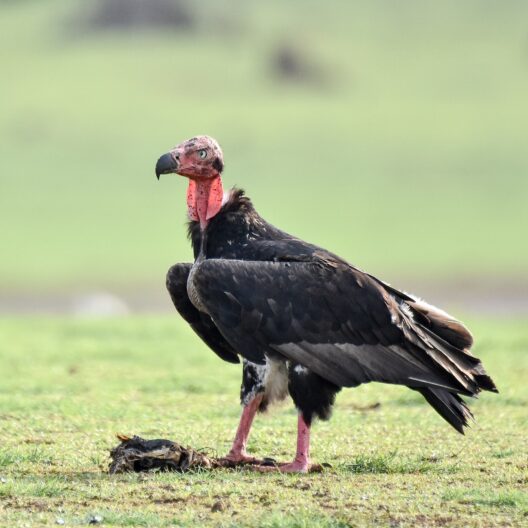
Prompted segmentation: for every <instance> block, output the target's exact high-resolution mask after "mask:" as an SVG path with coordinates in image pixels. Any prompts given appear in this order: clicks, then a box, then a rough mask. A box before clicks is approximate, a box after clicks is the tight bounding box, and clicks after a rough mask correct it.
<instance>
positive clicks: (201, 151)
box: [198, 149, 207, 159]
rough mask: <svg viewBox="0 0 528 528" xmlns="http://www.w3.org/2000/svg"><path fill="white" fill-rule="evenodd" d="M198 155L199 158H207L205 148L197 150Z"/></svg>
mask: <svg viewBox="0 0 528 528" xmlns="http://www.w3.org/2000/svg"><path fill="white" fill-rule="evenodd" d="M198 157H199V158H200V159H205V158H207V150H205V149H200V150H199V151H198Z"/></svg>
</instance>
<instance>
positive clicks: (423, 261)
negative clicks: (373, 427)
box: [0, 0, 528, 292]
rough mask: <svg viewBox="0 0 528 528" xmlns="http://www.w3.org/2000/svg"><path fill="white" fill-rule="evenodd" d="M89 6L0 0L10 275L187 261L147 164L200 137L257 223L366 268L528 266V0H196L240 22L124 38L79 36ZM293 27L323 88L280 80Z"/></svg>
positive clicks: (142, 278)
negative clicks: (274, 70)
mask: <svg viewBox="0 0 528 528" xmlns="http://www.w3.org/2000/svg"><path fill="white" fill-rule="evenodd" d="M81 4H85V3H83V2H80V1H78V2H72V1H71V0H47V1H41V2H36V1H35V0H26V1H24V2H4V3H2V5H1V6H0V47H1V49H2V50H3V52H4V53H3V56H2V83H0V159H1V164H2V165H1V167H2V172H1V176H0V178H1V179H0V224H1V225H2V226H4V229H3V230H2V259H0V281H1V282H0V287H1V289H2V290H4V291H5V290H12V291H25V292H35V291H48V292H49V291H54V290H56V289H57V288H58V289H62V290H72V289H76V290H82V289H84V288H89V287H97V288H105V287H106V288H111V287H122V288H127V289H129V288H130V285H131V284H134V287H135V288H138V287H149V286H150V285H152V284H154V283H158V282H159V278H160V277H163V275H164V273H165V271H166V270H167V268H168V267H169V265H170V264H172V263H173V262H174V261H176V260H183V259H184V258H190V250H189V248H188V245H187V242H186V240H185V237H184V236H183V228H182V224H183V223H184V220H185V199H184V196H185V184H184V182H183V181H182V180H180V179H178V178H177V177H173V178H165V179H162V181H161V182H160V183H158V182H156V181H155V178H154V174H153V167H154V165H155V161H156V159H157V157H158V156H159V155H160V154H161V153H163V152H165V151H166V150H167V149H168V148H169V147H171V146H172V145H173V144H175V143H176V142H178V141H181V140H183V139H185V138H188V137H190V136H192V135H194V134H196V133H209V134H211V135H214V136H216V137H217V138H218V139H219V140H220V141H221V143H222V145H223V146H224V147H225V156H226V173H225V178H224V181H225V184H226V186H232V185H234V184H238V185H241V186H243V187H245V188H246V189H247V191H248V192H249V194H250V195H251V196H252V197H253V198H254V201H255V203H256V205H257V207H258V209H259V211H261V213H262V214H263V215H264V216H265V217H266V218H268V219H269V220H270V221H272V222H273V223H275V224H277V225H280V226H281V227H283V228H284V229H286V230H288V231H290V232H292V233H294V234H297V235H299V236H301V237H303V238H307V239H309V240H311V241H314V242H315V243H319V244H322V245H324V246H328V247H329V248H330V249H332V250H334V251H336V252H337V253H339V254H341V255H343V256H344V257H346V258H348V259H349V260H350V261H352V262H354V263H355V264H356V265H358V266H360V267H362V268H368V269H369V271H371V272H374V273H379V274H382V275H383V276H385V277H388V278H389V279H391V277H395V276H400V275H404V274H413V275H415V276H416V275H421V276H427V275H428V274H434V275H435V276H436V277H446V276H452V275H453V274H457V275H462V276H464V275H468V276H471V277H475V275H477V276H489V275H494V274H497V273H498V270H500V273H502V274H508V275H510V276H516V275H522V276H524V274H525V270H526V267H527V265H528V245H527V244H524V243H520V241H522V240H523V239H524V231H523V229H524V226H526V225H528V216H527V215H528V209H527V208H526V206H525V205H526V203H527V201H528V179H527V178H526V174H527V173H528V158H527V157H526V146H525V145H526V136H527V133H528V128H527V127H528V105H527V104H526V93H528V67H527V64H528V63H527V59H526V57H527V51H526V50H527V44H526V42H527V38H528V37H527V35H528V33H527V29H526V24H525V20H526V18H527V15H528V8H527V4H526V3H525V2H519V1H513V0H509V1H505V2H501V3H500V5H499V4H493V3H489V2H486V3H482V2H479V1H468V2H464V3H463V4H462V3H460V2H455V1H446V2H440V3H439V2H433V1H426V2H422V1H416V0H415V1H409V2H405V3H404V4H405V5H401V6H398V7H396V6H395V5H394V3H393V2H391V1H388V0H387V1H381V2H376V3H365V4H361V3H350V2H341V1H337V0H335V1H333V2H329V3H326V4H325V7H324V8H323V7H322V6H321V4H320V3H317V2H313V1H307V2H305V1H301V0H297V1H292V2H288V3H286V4H285V3H284V2H278V1H276V0H274V1H271V2H258V1H257V0H251V1H248V2H244V3H243V5H242V3H240V5H238V4H237V6H236V8H235V7H234V5H232V4H231V3H220V2H219V3H215V2H201V3H200V4H197V3H195V2H190V4H191V6H193V9H200V12H202V11H203V16H204V17H207V16H213V20H215V19H214V16H217V15H218V16H220V19H219V20H221V17H222V16H223V17H224V18H225V17H227V18H228V20H230V21H231V22H232V24H233V28H232V29H231V30H229V29H227V30H221V29H218V31H214V30H207V29H204V30H201V31H198V32H196V33H192V32H191V33H182V34H179V33H170V32H161V31H159V32H155V31H150V32H148V31H147V32H134V33H132V34H124V35H123V34H121V35H116V34H112V33H106V32H103V33H93V34H91V33H86V32H84V31H80V30H79V28H78V27H77V26H76V25H75V15H76V13H77V11H78V8H79V6H80V5H81ZM211 11H212V12H213V15H210V12H211ZM220 26H221V24H220V23H219V24H218V27H220ZM21 28H23V31H22V29H21ZM283 42H291V43H293V45H295V46H297V47H298V48H300V49H302V50H303V52H304V53H305V54H306V55H307V56H308V57H311V60H313V61H314V62H315V63H316V64H317V65H320V66H321V67H322V68H323V69H324V70H325V71H328V72H329V81H328V84H327V85H325V86H323V87H320V86H310V85H295V84H288V83H280V82H278V81H277V80H276V79H275V78H274V77H273V76H272V75H270V57H271V56H272V54H273V52H274V50H275V49H276V48H277V46H278V45H280V44H281V43H283Z"/></svg>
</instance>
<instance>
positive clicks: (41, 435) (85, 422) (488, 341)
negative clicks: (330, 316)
mask: <svg viewBox="0 0 528 528" xmlns="http://www.w3.org/2000/svg"><path fill="white" fill-rule="evenodd" d="M471 327H472V329H473V330H474V332H475V334H476V336H477V345H476V347H475V353H476V354H477V355H478V356H480V357H481V358H482V359H483V361H484V364H485V365H486V367H487V369H488V370H489V372H490V373H491V374H492V376H493V378H494V379H495V381H496V382H497V385H498V387H499V389H500V391H501V393H500V394H499V395H494V394H489V393H487V394H483V395H482V397H481V398H480V399H479V400H478V401H475V402H474V403H473V404H472V409H473V411H474V413H475V415H476V418H477V424H475V425H473V427H472V428H471V429H470V430H469V431H468V433H467V434H466V436H461V435H459V434H458V433H456V432H454V431H453V430H452V429H451V428H450V427H449V426H448V425H447V424H446V423H445V422H444V421H443V420H442V419H441V418H440V417H439V416H438V415H437V414H436V413H435V412H434V411H433V410H432V409H431V408H430V407H429V406H428V405H427V404H426V403H425V401H424V400H423V399H422V398H421V397H420V396H419V395H417V394H414V393H413V392H412V391H410V390H408V389H405V388H401V387H391V386H388V385H380V384H374V385H368V386H363V387H360V388H358V389H354V390H345V391H343V392H342V393H341V394H340V395H339V396H338V400H337V405H336V410H335V413H334V416H333V418H332V420H331V421H330V422H324V423H318V424H316V425H315V427H314V434H313V448H312V454H313V458H314V459H315V460H316V461H319V462H328V463H330V464H332V468H331V469H328V470H327V471H326V472H325V473H323V474H313V475H304V476H298V475H297V476H295V475H270V474H263V475H261V474H255V473H253V472H247V471H226V470H223V471H217V472H214V473H207V472H198V473H192V474H183V475H178V474H154V475H143V474H142V475H136V474H134V475H124V476H113V477H110V476H109V475H107V474H106V469H107V464H108V451H109V448H110V447H112V446H113V445H115V443H116V439H115V437H114V434H115V433H116V432H121V433H128V434H134V433H135V434H140V435H143V436H144V437H147V438H160V437H161V438H164V437H165V438H171V439H174V440H177V441H179V442H181V443H183V444H187V445H192V446H194V447H202V448H204V449H206V450H207V451H208V452H209V453H219V454H223V453H225V452H226V451H227V450H228V447H229V442H230V440H231V439H232V437H233V435H234V432H235V428H236V424H237V422H238V416H239V406H238V397H237V393H238V387H239V378H240V368H239V367H237V366H234V365H228V364H226V363H223V362H222V361H221V360H219V359H217V358H216V356H214V354H213V353H212V352H210V351H209V350H208V349H206V347H205V346H204V345H201V344H199V342H198V338H196V337H195V336H194V335H192V332H191V330H190V329H189V328H188V327H187V326H186V324H185V323H184V322H183V321H181V320H179V319H177V318H175V317H163V318H159V317H158V318H147V317H144V318H128V319H121V320H119V319H118V320H114V321H105V322H101V321H99V322H97V321H73V320H71V319H68V320H66V319H64V320H60V319H53V320H52V319H50V320H45V319H42V318H40V319H38V320H37V319H35V320H31V331H28V324H27V321H24V320H20V319H18V320H4V321H2V322H1V323H0V348H1V350H2V354H1V355H0V372H2V384H1V386H0V387H1V390H0V517H1V519H2V521H1V524H2V525H3V526H12V527H22V526H36V525H46V526H51V525H52V524H54V523H55V522H57V520H58V521H59V522H61V520H63V521H64V522H65V526H76V525H86V523H87V522H88V520H89V519H90V518H91V517H92V516H101V517H102V518H103V522H104V525H105V526H152V527H158V526H225V527H228V526H251V527H254V526H262V527H283V526H290V527H310V526H326V527H338V526H339V527H344V526H350V525H352V526H365V525H369V526H391V527H395V526H398V527H400V526H401V527H406V526H409V527H411V526H412V527H416V526H427V527H431V526H461V527H462V526H464V527H467V526H475V527H477V526H478V527H488V526H489V527H492V526H493V527H496V526H519V527H520V526H526V522H527V518H528V517H527V516H528V496H527V493H526V490H527V485H528V480H527V475H528V458H527V453H526V425H527V424H526V421H527V416H526V408H527V405H528V390H527V386H526V379H527V376H528V359H527V355H526V353H525V352H526V348H527V347H528V330H527V328H526V325H524V324H522V323H513V322H511V323H502V324H496V323H492V322H490V321H485V320H481V321H475V322H473V324H471ZM376 402H379V403H380V406H379V407H378V409H377V410H371V411H361V410H360V409H361V408H363V407H368V406H370V405H372V404H374V403H376ZM295 424H296V416H295V411H294V409H293V406H292V405H291V402H290V403H288V404H285V405H284V406H282V407H280V408H275V409H274V410H272V412H271V413H269V414H268V415H266V416H262V417H258V418H257V420H256V422H255V425H254V430H253V434H252V437H251V441H250V451H251V452H252V453H254V454H255V455H260V456H272V457H275V458H276V459H277V460H287V459H289V458H290V457H292V456H293V453H294V443H295ZM219 501H220V502H221V503H222V508H223V511H219V512H212V511H211V509H212V507H213V505H214V504H215V503H218V502H219Z"/></svg>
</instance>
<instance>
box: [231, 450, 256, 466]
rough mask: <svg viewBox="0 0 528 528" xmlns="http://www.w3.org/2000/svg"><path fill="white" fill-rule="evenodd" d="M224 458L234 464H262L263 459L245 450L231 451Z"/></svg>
mask: <svg viewBox="0 0 528 528" xmlns="http://www.w3.org/2000/svg"><path fill="white" fill-rule="evenodd" d="M223 460H228V461H229V462H233V464H261V463H262V460H259V459H258V458H255V457H254V456H251V455H248V454H247V453H246V452H245V451H233V450H231V451H229V453H227V455H226V456H225V457H224V458H223Z"/></svg>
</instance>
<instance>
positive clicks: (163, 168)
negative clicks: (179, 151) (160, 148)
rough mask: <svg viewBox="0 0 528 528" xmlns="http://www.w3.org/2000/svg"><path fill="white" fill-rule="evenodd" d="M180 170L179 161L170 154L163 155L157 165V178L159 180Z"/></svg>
mask: <svg viewBox="0 0 528 528" xmlns="http://www.w3.org/2000/svg"><path fill="white" fill-rule="evenodd" d="M177 170H178V161H177V160H176V159H174V158H173V157H172V155H171V154H170V153H169V154H163V156H161V157H160V159H159V160H158V162H157V163H156V177H157V178H158V180H159V179H160V176H161V175H162V174H169V173H170V172H176V171H177Z"/></svg>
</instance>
